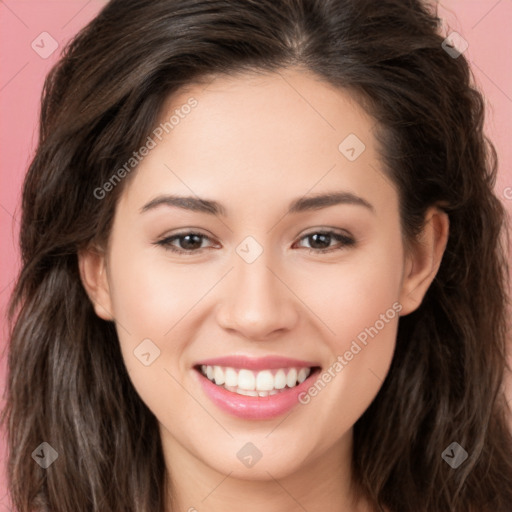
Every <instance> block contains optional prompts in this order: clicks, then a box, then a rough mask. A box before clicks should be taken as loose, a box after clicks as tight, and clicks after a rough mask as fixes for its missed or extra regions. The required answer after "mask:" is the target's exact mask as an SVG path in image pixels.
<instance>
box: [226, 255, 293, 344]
mask: <svg viewBox="0 0 512 512" xmlns="http://www.w3.org/2000/svg"><path fill="white" fill-rule="evenodd" d="M233 270H234V271H233V272H231V273H230V275H229V276H228V279H227V281H228V283H227V284H226V286H225V288H224V293H223V300H222V304H221V306H220V307H219V309H218V319H217V320H218V323H219V325H221V326H222V328H224V329H226V330H230V331H236V332H238V333H240V334H241V335H243V336H244V337H246V338H248V339H252V340H257V339H260V340H265V339H268V338H269V337H270V336H272V335H273V334H274V333H276V332H278V331H285V330H289V329H291V328H293V326H294V325H295V323H296V322H297V319H298V314H297V311H296V307H295V305H294V303H293V294H292V293H290V291H289V290H288V289H287V287H286V286H285V285H284V284H283V282H282V280H281V279H279V278H278V277H277V274H276V272H275V271H273V270H272V269H271V268H270V267H269V266H268V265H267V262H266V261H265V260H264V258H262V257H260V258H258V259H257V260H256V261H254V262H253V263H251V264H248V263H246V262H245V261H243V260H242V261H239V262H237V264H236V268H235V269H233Z"/></svg>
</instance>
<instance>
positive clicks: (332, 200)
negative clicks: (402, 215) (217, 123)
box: [140, 191, 375, 217]
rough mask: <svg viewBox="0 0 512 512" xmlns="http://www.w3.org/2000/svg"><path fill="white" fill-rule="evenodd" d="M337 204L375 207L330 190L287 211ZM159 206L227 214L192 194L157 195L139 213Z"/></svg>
mask: <svg viewBox="0 0 512 512" xmlns="http://www.w3.org/2000/svg"><path fill="white" fill-rule="evenodd" d="M338 204H349V205H355V206H363V207H365V208H367V209H368V210H370V211H371V212H372V213H375V208H374V207H373V205H372V204H370V203H369V202H368V201H366V199H363V198H362V197H359V196H356V195H355V194H352V193H351V192H343V191H342V192H331V193H328V194H316V195H313V196H308V197H301V198H299V199H295V200H294V201H292V202H291V203H290V205H289V208H288V212H287V213H300V212H305V211H310V210H319V209H321V208H328V207H329V206H334V205H338ZM159 206H168V207H177V208H182V209H184V210H190V211H193V212H200V213H207V214H209V215H222V216H223V217H226V216H227V211H226V209H225V208H224V206H222V204H220V203H219V202H217V201H213V200H210V199H202V198H199V197H194V196H178V195H163V196H158V197H155V198H154V199H152V200H151V201H149V202H148V203H146V204H145V205H144V206H143V207H142V208H141V209H140V213H144V212H147V211H149V210H153V209H155V208H157V207H159Z"/></svg>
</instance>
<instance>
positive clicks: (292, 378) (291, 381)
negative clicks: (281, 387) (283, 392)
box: [286, 368, 297, 388]
mask: <svg viewBox="0 0 512 512" xmlns="http://www.w3.org/2000/svg"><path fill="white" fill-rule="evenodd" d="M296 382H297V370H296V369H295V368H292V369H291V370H290V371H289V372H288V375H287V376H286V385H287V386H288V387H289V388H292V387H293V386H295V383H296Z"/></svg>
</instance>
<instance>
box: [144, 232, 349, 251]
mask: <svg viewBox="0 0 512 512" xmlns="http://www.w3.org/2000/svg"><path fill="white" fill-rule="evenodd" d="M188 235H195V236H199V237H201V238H203V239H207V240H211V239H210V237H208V236H206V235H203V234H202V233H196V232H194V231H187V232H184V233H178V234H176V235H172V236H169V237H166V238H163V239H161V240H159V241H157V242H154V243H155V245H159V246H162V247H163V248H164V249H165V250H167V251H171V252H173V253H175V254H177V255H178V256H187V255H192V254H193V253H196V254H201V253H202V252H203V251H204V250H205V249H206V250H207V249H211V247H202V248H199V249H193V250H190V249H188V250H187V249H178V248H176V247H175V246H173V245H171V242H173V241H174V240H178V239H180V238H185V237H186V236H188ZM313 235H329V236H331V237H332V238H335V239H336V240H338V241H339V242H341V247H334V248H327V249H309V248H308V247H305V249H309V253H310V254H311V253H314V254H318V253H320V254H324V253H328V252H333V251H339V250H343V249H345V248H346V247H350V246H353V245H355V243H356V242H355V240H354V239H353V238H351V237H349V236H346V235H342V234H340V233H337V232H336V231H331V230H325V231H312V232H311V233H307V234H306V235H304V236H302V237H301V238H300V240H303V239H304V238H309V237H312V236H313Z"/></svg>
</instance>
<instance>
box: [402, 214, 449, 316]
mask: <svg viewBox="0 0 512 512" xmlns="http://www.w3.org/2000/svg"><path fill="white" fill-rule="evenodd" d="M449 228H450V221H449V219H448V215H447V214H446V213H445V212H443V211H441V210H439V209H438V208H437V207H431V208H429V210H428V211H427V213H426V215H425V222H424V227H423V230H422V232H421V233H420V235H419V239H418V240H415V241H414V242H413V243H412V244H411V246H410V247H409V248H408V249H406V255H405V266H404V277H403V281H402V289H401V292H400V303H401V304H402V310H401V312H400V316H405V315H408V314H409V313H412V312H413V311H415V310H416V309H417V308H418V307H419V306H420V304H421V302H422V301H423V298H424V297H425V294H426V293H427V290H428V288H429V286H430V285H431V283H432V281H433V280H434V278H435V276H436V274H437V271H438V270H439V266H440V265H441V260H442V258H443V254H444V251H445V249H446V244H447V242H448V233H449Z"/></svg>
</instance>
